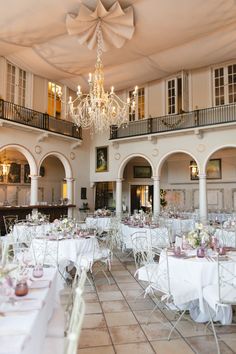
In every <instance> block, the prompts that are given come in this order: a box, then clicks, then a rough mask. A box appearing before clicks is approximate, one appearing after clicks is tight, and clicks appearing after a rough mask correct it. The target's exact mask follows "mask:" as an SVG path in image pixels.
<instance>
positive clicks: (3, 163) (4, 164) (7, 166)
mask: <svg viewBox="0 0 236 354" xmlns="http://www.w3.org/2000/svg"><path fill="white" fill-rule="evenodd" d="M0 166H1V167H2V175H3V176H7V175H8V174H9V172H10V167H11V164H10V163H9V162H8V161H7V157H6V150H5V151H4V157H3V161H1V162H0Z"/></svg>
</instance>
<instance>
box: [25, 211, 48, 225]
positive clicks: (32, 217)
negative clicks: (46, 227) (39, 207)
mask: <svg viewBox="0 0 236 354" xmlns="http://www.w3.org/2000/svg"><path fill="white" fill-rule="evenodd" d="M47 218H48V216H47V215H45V214H42V213H39V212H35V213H32V214H29V215H28V217H27V220H29V221H30V222H35V223H37V222H38V223H41V222H45V221H46V220H47Z"/></svg>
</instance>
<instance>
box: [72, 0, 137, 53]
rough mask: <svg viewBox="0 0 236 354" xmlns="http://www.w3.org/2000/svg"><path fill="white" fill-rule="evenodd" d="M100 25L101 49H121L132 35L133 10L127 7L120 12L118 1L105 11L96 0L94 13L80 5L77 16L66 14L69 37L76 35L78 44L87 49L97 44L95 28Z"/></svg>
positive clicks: (93, 47)
mask: <svg viewBox="0 0 236 354" xmlns="http://www.w3.org/2000/svg"><path fill="white" fill-rule="evenodd" d="M99 23H100V25H101V31H102V38H103V41H102V47H103V48H102V49H103V51H107V50H108V49H109V48H110V47H113V46H114V47H116V48H121V47H122V46H123V45H124V43H125V41H126V39H131V38H132V36H133V33H134V16H133V8H132V7H131V6H129V7H128V8H127V9H124V11H123V10H122V8H121V6H120V4H119V2H118V1H116V2H115V3H114V4H113V5H112V7H111V8H110V9H109V11H107V10H106V9H105V7H104V6H103V4H102V2H101V1H100V0H98V5H97V7H96V9H95V11H91V10H90V9H89V8H87V7H86V6H85V5H83V4H81V6H80V9H79V14H78V16H74V15H73V14H67V16H66V26H67V31H68V33H69V34H70V35H77V38H78V41H79V43H80V44H85V43H86V44H87V46H88V48H89V49H95V48H96V44H97V27H98V24H99Z"/></svg>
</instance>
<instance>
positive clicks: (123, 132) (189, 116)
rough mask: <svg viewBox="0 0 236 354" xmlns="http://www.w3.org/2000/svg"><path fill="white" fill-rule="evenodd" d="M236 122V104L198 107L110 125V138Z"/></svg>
mask: <svg viewBox="0 0 236 354" xmlns="http://www.w3.org/2000/svg"><path fill="white" fill-rule="evenodd" d="M232 122H236V104H230V105H225V106H219V107H213V108H206V109H199V110H196V111H192V112H187V113H182V114H176V115H168V116H163V117H156V118H148V119H142V120H139V121H134V122H130V123H129V125H128V126H124V127H121V128H118V129H117V128H116V127H115V126H113V127H111V131H110V139H111V140H112V139H122V138H128V137H134V136H139V135H147V134H158V133H164V132H172V131H179V130H184V129H191V128H198V127H199V128H200V127H204V126H212V125H218V124H227V123H232Z"/></svg>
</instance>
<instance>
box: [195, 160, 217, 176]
mask: <svg viewBox="0 0 236 354" xmlns="http://www.w3.org/2000/svg"><path fill="white" fill-rule="evenodd" d="M206 178H207V179H221V178H222V170H221V159H210V160H209V161H208V163H207V167H206ZM190 179H191V180H198V179H199V177H198V169H197V165H196V163H195V162H194V161H190Z"/></svg>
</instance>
